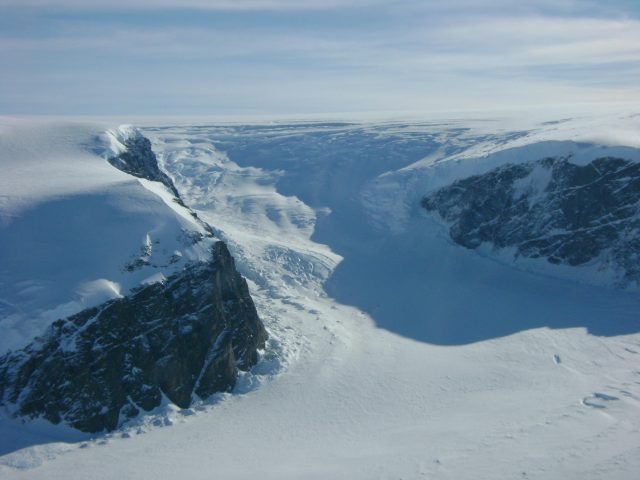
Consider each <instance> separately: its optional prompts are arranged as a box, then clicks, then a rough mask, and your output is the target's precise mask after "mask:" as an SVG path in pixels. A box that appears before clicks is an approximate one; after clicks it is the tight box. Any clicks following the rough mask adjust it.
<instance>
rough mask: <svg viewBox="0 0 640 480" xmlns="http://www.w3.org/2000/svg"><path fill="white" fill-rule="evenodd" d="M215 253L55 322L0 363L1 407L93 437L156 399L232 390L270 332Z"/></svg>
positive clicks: (181, 401)
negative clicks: (203, 260)
mask: <svg viewBox="0 0 640 480" xmlns="http://www.w3.org/2000/svg"><path fill="white" fill-rule="evenodd" d="M212 253H213V260H212V261H211V262H210V263H197V264H193V265H190V266H188V267H186V268H185V269H184V271H183V272H180V273H178V274H175V275H173V276H172V277H169V278H168V279H167V280H166V281H165V282H159V283H154V284H151V285H147V286H143V287H141V288H140V289H139V290H137V291H136V292H135V293H133V294H132V295H130V296H127V297H124V298H121V299H117V300H112V301H110V302H107V303H105V304H103V305H100V306H98V307H94V308H90V309H87V310H84V311H82V312H80V313H78V314H76V315H73V316H71V317H69V318H67V319H61V320H58V321H56V322H54V323H53V325H51V327H50V328H49V329H48V330H47V332H46V333H45V334H44V335H43V336H42V337H39V338H37V339H36V340H34V342H33V343H31V344H30V345H28V346H27V347H25V348H24V349H22V350H19V351H17V352H10V353H8V354H6V355H5V356H4V357H2V358H0V402H2V403H4V404H8V405H10V406H12V407H13V406H15V407H13V408H11V409H12V411H13V413H14V414H17V415H23V416H28V417H43V418H46V419H47V420H49V421H50V422H52V423H59V422H61V421H63V422H65V423H68V424H69V425H71V426H73V427H75V428H77V429H79V430H82V431H88V432H97V431H101V430H113V429H114V428H116V427H117V426H118V425H119V424H120V423H121V422H122V421H123V420H126V419H128V418H131V417H134V416H136V415H138V413H140V411H141V410H144V411H149V410H152V409H153V408H155V407H157V406H159V405H160V403H161V402H162V397H163V395H164V396H166V397H167V398H168V399H169V401H171V402H173V403H174V404H176V405H177V406H179V407H182V408H187V407H189V406H190V405H191V403H192V401H193V400H194V398H195V396H196V395H197V397H199V398H202V399H206V398H208V397H210V396H211V395H212V394H214V393H216V392H222V391H228V390H230V389H231V388H232V387H233V386H234V384H235V381H236V377H237V372H238V369H241V370H248V369H249V368H250V367H252V366H253V365H254V364H255V363H256V361H257V358H258V357H257V349H262V348H264V343H265V340H266V338H267V334H266V331H265V329H264V327H263V325H262V323H261V321H260V319H259V318H258V315H257V313H256V309H255V307H254V305H253V301H252V300H251V296H250V295H249V290H248V288H247V284H246V282H245V280H244V279H243V278H242V277H241V276H240V274H238V272H237V271H236V269H235V266H234V262H233V259H232V257H231V256H230V254H229V252H228V250H227V248H226V246H225V244H224V243H223V242H218V243H216V244H215V247H214V251H213V252H212Z"/></svg>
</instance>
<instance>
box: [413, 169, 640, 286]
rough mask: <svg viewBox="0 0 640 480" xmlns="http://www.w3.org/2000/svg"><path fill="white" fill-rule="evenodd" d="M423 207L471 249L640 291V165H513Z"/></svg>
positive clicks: (444, 192) (463, 183)
mask: <svg viewBox="0 0 640 480" xmlns="http://www.w3.org/2000/svg"><path fill="white" fill-rule="evenodd" d="M422 206H423V207H424V208H425V209H426V210H428V211H434V212H437V213H438V215H439V216H440V217H441V218H442V219H443V220H444V221H445V222H446V223H447V224H448V225H449V233H450V235H451V238H452V239H453V240H454V241H456V242H457V243H459V244H460V245H463V246H465V247H467V248H476V247H478V246H480V245H481V244H483V243H485V242H488V243H489V244H490V245H491V246H492V247H493V248H494V249H502V248H506V247H513V248H515V253H516V255H521V256H523V257H529V258H540V257H542V258H546V259H547V260H548V261H549V262H550V263H553V264H566V265H570V266H577V265H584V264H587V263H589V262H596V263H598V265H599V266H600V267H602V268H607V269H613V270H615V271H616V272H618V277H619V284H620V285H629V284H630V283H632V282H636V283H637V284H638V285H640V163H637V162H633V161H629V160H624V159H620V158H611V157H607V158H598V159H596V160H593V161H592V162H590V163H588V164H586V165H576V164H574V163H571V161H570V159H567V158H547V159H544V160H539V161H535V162H528V163H523V164H519V165H513V164H508V165H504V166H502V167H499V168H497V169H494V170H492V171H490V172H487V173H485V174H482V175H476V176H472V177H469V178H465V179H462V180H458V181H456V182H454V183H453V184H452V185H450V186H448V187H445V188H442V189H440V190H438V191H436V192H434V193H431V194H429V195H427V196H425V197H424V198H423V200H422Z"/></svg>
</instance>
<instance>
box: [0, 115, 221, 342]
mask: <svg viewBox="0 0 640 480" xmlns="http://www.w3.org/2000/svg"><path fill="white" fill-rule="evenodd" d="M105 130H106V126H105V125H100V124H93V125H85V124H73V123H69V122H66V123H64V122H53V123H52V122H45V123H42V122H41V123H40V124H39V123H37V122H35V123H34V122H33V121H31V122H28V121H14V122H11V121H10V120H8V119H5V120H3V121H2V124H1V125H0V170H1V171H2V175H1V176H0V192H1V194H2V196H1V197H0V329H1V330H2V331H3V335H2V338H1V339H0V353H3V352H4V351H6V350H7V349H10V348H18V347H20V346H23V345H24V344H25V343H27V342H28V341H30V340H31V339H32V338H33V337H34V336H35V335H36V334H38V333H40V332H41V331H42V329H43V328H44V326H46V325H48V324H49V323H50V322H51V321H53V320H55V319H57V318H61V317H64V316H68V315H71V314H73V313H76V312H78V311H80V310H82V309H84V308H87V307H89V306H93V305H97V304H99V303H102V302H104V301H106V300H108V299H111V298H116V297H119V296H121V295H124V294H126V292H128V291H129V290H130V289H131V288H132V287H134V286H136V285H139V284H140V283H141V282H148V281H157V280H158V279H161V278H162V276H163V275H167V274H169V273H171V272H172V271H175V269H177V268H179V267H180V266H181V265H182V264H183V263H184V261H185V260H186V259H198V258H205V257H206V256H207V255H208V252H207V248H208V247H207V243H210V242H200V243H197V244H195V245H191V243H192V240H190V232H200V233H204V230H203V228H202V227H201V226H200V225H198V224H197V223H196V222H195V221H194V220H193V218H191V217H190V215H189V214H188V212H187V211H186V209H184V208H182V207H180V206H178V205H176V204H175V203H174V202H173V201H172V200H171V194H170V193H169V192H168V191H167V190H166V188H165V187H164V186H163V185H161V184H159V183H157V182H149V181H146V180H142V179H136V178H134V177H131V176H130V175H127V174H125V173H123V172H120V171H119V170H117V169H116V168H114V167H112V166H111V165H109V163H108V162H107V161H106V160H105V158H103V157H104V156H108V155H110V154H111V152H112V150H111V145H113V140H114V139H113V137H112V136H111V135H107V134H105ZM139 260H142V261H139ZM136 261H138V262H137V263H138V264H139V265H138V266H136ZM145 263H148V265H145Z"/></svg>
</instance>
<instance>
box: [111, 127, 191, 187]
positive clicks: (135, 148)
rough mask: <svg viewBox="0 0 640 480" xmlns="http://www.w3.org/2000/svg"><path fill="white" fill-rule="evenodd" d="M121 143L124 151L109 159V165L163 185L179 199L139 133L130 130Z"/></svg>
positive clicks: (146, 140)
mask: <svg viewBox="0 0 640 480" xmlns="http://www.w3.org/2000/svg"><path fill="white" fill-rule="evenodd" d="M123 142H124V146H125V148H126V150H125V151H123V152H122V153H120V154H118V155H116V156H113V157H110V158H109V163H111V165H113V166H114V167H116V168H117V169H119V170H122V171H123V172H126V173H128V174H130V175H133V176H135V177H140V178H146V179H147V180H153V181H156V182H160V183H163V184H164V185H166V186H167V187H168V188H169V189H170V190H171V192H172V193H173V194H174V195H175V197H176V198H177V199H180V195H179V194H178V191H177V190H176V187H175V186H174V185H173V182H172V181H171V179H170V178H169V177H168V176H167V174H166V173H164V172H162V171H161V170H160V168H159V167H158V159H157V158H156V155H155V153H153V150H152V149H151V142H150V141H149V139H148V138H146V137H145V136H144V135H142V134H141V133H140V132H139V131H137V130H135V129H132V130H131V131H130V132H129V135H128V136H127V137H126V138H125V139H124V140H123Z"/></svg>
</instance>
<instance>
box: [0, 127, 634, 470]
mask: <svg viewBox="0 0 640 480" xmlns="http://www.w3.org/2000/svg"><path fill="white" fill-rule="evenodd" d="M545 120H547V121H544V122H543V121H534V120H527V121H522V120H518V119H508V120H507V121H494V120H487V119H480V120H445V121H440V122H392V123H377V124H361V123H341V122H335V123H326V122H325V123H315V122H307V123H272V124H258V125H233V124H227V125H202V124H199V125H178V126H171V125H166V124H164V125H159V126H149V125H147V126H144V127H142V128H141V130H140V131H141V132H142V134H143V135H144V137H146V138H148V139H149V140H150V142H151V143H150V145H151V147H152V148H153V151H154V152H155V154H156V155H157V158H158V163H159V166H160V169H159V170H160V173H162V174H163V175H166V177H167V178H169V179H170V180H171V183H172V184H173V185H174V186H175V188H176V190H177V192H178V193H179V195H180V197H181V199H182V204H183V205H180V204H179V203H176V202H173V203H171V202H167V203H169V204H170V206H171V207H172V210H173V211H176V210H175V209H178V211H181V212H182V211H184V212H185V214H184V215H181V216H180V217H179V218H180V219H188V220H189V221H191V222H195V224H196V227H194V228H200V227H201V223H200V222H206V224H208V225H211V226H212V227H213V231H214V232H215V235H216V237H217V238H221V239H223V240H224V241H225V242H226V243H227V245H228V246H229V250H230V252H231V254H232V255H233V257H234V258H235V260H236V264H237V267H238V270H239V271H240V272H241V273H242V274H243V275H244V276H245V277H246V278H247V280H248V282H249V289H250V291H251V296H252V298H253V299H254V301H255V303H256V308H257V311H258V314H259V315H260V317H261V318H262V319H263V320H264V322H265V324H266V326H267V328H268V330H269V334H270V339H269V341H268V343H267V345H266V350H265V353H264V355H263V356H262V358H261V359H260V361H259V362H258V363H257V364H256V365H255V366H254V367H253V368H252V370H251V373H250V374H241V375H240V378H239V380H238V382H237V384H236V387H235V389H234V393H235V395H227V394H224V395H217V396H215V397H214V399H215V400H214V401H212V402H210V403H205V404H199V405H198V406H197V408H176V407H173V406H171V405H165V406H164V407H163V408H160V409H156V410H155V411H154V412H153V413H152V414H151V415H148V416H145V417H139V418H138V419H137V420H136V421H134V422H131V423H129V424H127V425H125V426H124V427H123V428H121V429H119V430H116V431H115V432H113V433H110V434H102V435H98V436H81V437H80V438H79V437H78V434H76V433H73V432H71V433H69V432H66V431H64V430H62V429H53V430H52V429H50V428H48V427H46V426H43V425H42V424H38V423H37V422H31V423H27V424H26V425H24V426H22V425H19V424H17V423H15V422H14V421H12V420H9V419H4V420H2V423H0V428H2V429H3V432H7V434H6V435H2V437H0V438H3V440H1V441H0V448H1V449H2V456H1V457H0V473H1V474H2V475H4V476H6V477H7V478H34V479H38V478H47V479H50V478H69V477H71V478H84V477H86V476H88V475H91V476H93V477H94V478H105V479H106V478H114V477H118V476H135V477H136V478H174V477H176V476H183V477H185V476H186V477H188V478H196V479H198V478H203V479H204V478H210V477H211V476H212V475H217V476H219V477H221V478H252V477H256V476H258V475H259V476H260V477H261V478H278V479H281V478H425V477H426V478H442V479H464V478H473V479H475V478H487V479H490V478H539V479H543V478H544V479H556V478H569V479H572V478H575V479H578V478H580V479H599V478H617V479H633V478H635V476H636V473H637V471H638V468H640V464H639V459H640V437H639V436H638V431H640V420H639V418H640V417H639V416H638V409H639V408H640V380H639V378H640V377H638V373H637V361H638V358H640V357H638V355H640V334H639V332H640V322H639V319H638V312H640V298H638V296H637V292H635V291H633V290H631V289H622V288H617V287H616V285H615V284H614V283H615V282H614V281H612V277H611V276H607V275H606V273H607V272H603V271H599V270H598V268H595V269H591V270H589V274H588V275H586V274H585V273H584V272H586V270H585V268H587V269H588V267H589V265H584V264H576V265H572V264H571V263H570V262H568V261H567V262H566V265H565V264H562V262H561V263H560V264H553V263H549V262H548V261H547V259H546V258H539V259H529V260H531V262H534V263H535V265H534V263H531V264H529V263H527V262H525V261H523V260H527V259H526V258H523V257H524V255H521V256H520V257H519V258H518V259H517V261H516V262H515V263H514V258H513V256H507V255H503V254H502V253H504V252H500V251H496V250H494V249H492V248H488V249H487V248H485V249H482V248H481V249H475V250H474V249H468V248H465V247H464V246H461V245H460V244H458V243H456V241H455V240H454V239H452V238H451V237H450V235H449V231H448V229H449V228H450V225H451V224H453V223H452V222H456V221H457V219H458V215H459V214H465V212H467V209H471V208H473V209H475V208H476V207H477V205H478V203H477V202H479V203H480V204H482V202H486V201H488V202H489V204H492V202H493V200H494V199H495V198H498V197H500V192H501V191H503V193H504V196H508V198H510V199H514V198H515V199H518V200H521V201H522V202H523V204H522V208H523V209H524V210H523V215H521V220H522V224H523V226H529V225H530V223H528V220H529V219H530V218H534V217H535V219H539V218H540V217H539V216H538V214H537V212H538V208H539V209H540V211H544V212H547V213H548V210H547V208H546V207H547V206H554V205H556V203H554V202H560V203H561V202H562V201H565V199H566V198H569V196H568V194H569V192H570V191H574V190H572V186H571V185H568V184H567V185H564V184H563V189H561V190H560V191H558V192H557V196H554V195H549V193H550V191H549V190H545V189H540V188H535V187H536V186H539V185H540V184H539V183H537V182H534V181H533V180H535V179H537V178H538V177H536V178H535V179H534V178H533V177H531V175H530V174H531V173H532V172H533V171H534V170H535V169H536V168H544V167H546V165H547V163H549V162H551V161H549V160H545V159H548V158H554V159H557V160H554V161H553V162H551V163H552V164H553V165H556V166H557V168H558V169H560V170H562V171H563V172H565V173H566V172H568V171H569V170H570V169H572V168H574V167H573V166H574V165H575V166H585V165H590V164H592V163H593V162H594V161H595V160H597V159H604V158H612V159H618V160H616V161H622V162H624V163H625V165H628V166H629V167H630V168H631V169H634V168H635V166H636V165H637V162H638V161H639V160H640V154H639V148H640V136H639V135H638V131H640V116H638V115H635V116H634V115H624V116H623V115H610V116H597V117H596V116H594V117H583V118H575V119H562V120H557V121H556V120H554V121H548V120H550V119H545ZM3 128H4V129H5V130H10V128H14V127H8V126H7V127H3ZM23 128H24V129H26V128H27V127H23ZM29 128H31V127H29ZM39 128H40V127H39ZM69 128H70V127H69ZM92 128H93V127H92ZM83 129H88V127H85V126H74V127H73V131H74V132H75V133H73V134H71V133H69V134H68V136H67V138H69V137H73V138H72V140H69V141H68V143H69V144H72V145H74V147H73V148H74V149H75V151H76V152H78V155H83V156H85V158H86V157H91V158H92V159H93V160H94V161H96V162H101V163H100V165H101V167H100V168H107V167H109V168H111V167H110V166H109V165H108V163H106V162H104V159H101V158H99V157H96V156H95V148H96V146H95V142H90V141H89V140H88V139H87V140H84V141H83V140H81V137H78V136H77V135H78V132H80V131H82V130H83ZM108 129H111V131H112V132H116V131H117V130H114V129H113V126H104V128H103V131H106V130H108ZM34 131H35V130H34ZM92 131H93V132H95V130H92ZM5 133H6V136H5V137H4V138H6V139H12V138H13V139H15V138H20V136H21V135H22V138H25V139H27V138H30V137H29V135H31V137H33V138H37V135H35V134H33V133H32V134H29V132H27V133H20V134H19V135H18V133H16V132H15V131H14V132H13V133H12V132H11V131H6V132H5ZM64 138H65V136H64V135H62V134H60V132H57V133H55V134H51V135H50V136H49V137H48V140H47V142H48V143H51V144H54V145H55V144H56V142H58V143H60V142H62V140H61V139H64ZM91 138H93V137H91ZM79 139H80V140H81V141H78V140H79ZM6 141H7V142H9V140H6ZM10 142H13V143H15V142H17V140H11V141H10ZM105 142H106V143H107V144H108V141H107V140H105ZM118 142H119V143H120V144H123V143H122V141H120V140H119V141H118ZM28 143H29V142H28V141H27V140H24V141H23V144H25V145H26V144H28ZM45 143H46V142H45ZM143 143H144V142H143ZM24 148H26V146H24V145H23V146H21V147H20V149H24ZM41 151H45V149H42V150H41ZM52 151H54V150H53V149H52ZM111 151H112V152H116V153H117V152H118V151H119V150H118V148H114V149H112V150H111ZM52 157H53V158H52V160H55V156H54V155H52ZM3 158H5V157H3ZM560 159H565V160H560ZM545 162H546V163H545ZM7 163H8V164H11V165H13V164H14V162H13V161H12V162H7ZM47 163H48V162H47ZM61 163H64V162H62V161H61ZM11 168H17V167H15V166H14V167H11ZM496 169H498V170H496ZM112 170H114V172H115V173H114V175H116V174H117V175H124V174H123V173H122V172H118V171H117V170H115V169H112ZM552 170H553V168H552ZM616 171H617V170H616ZM497 172H511V173H513V175H512V176H513V177H517V176H518V175H520V173H522V172H524V173H523V174H522V175H521V176H520V177H519V178H520V180H521V181H518V179H515V178H514V181H513V182H510V181H506V180H505V182H503V184H501V183H500V182H497V183H496V178H495V177H496V175H498V176H499V173H497ZM518 172H519V173H518ZM131 173H134V174H135V172H133V171H132V172H131ZM516 174H517V175H516ZM507 176H508V175H507ZM631 177H632V176H630V179H629V181H630V182H631V183H629V182H627V180H626V177H624V176H622V177H618V180H619V179H622V178H625V182H626V183H625V182H620V183H625V184H626V185H631V187H627V188H631V193H632V194H631V195H628V196H627V195H626V194H625V195H622V193H624V191H622V192H618V191H616V190H615V189H614V190H611V193H612V195H614V196H615V198H616V199H617V200H616V203H615V204H612V205H613V206H614V207H615V208H617V207H629V209H630V210H632V209H633V208H635V207H634V205H635V203H633V202H635V200H634V199H635V198H636V197H635V196H634V195H633V193H634V192H635V187H633V185H635V184H634V183H633V181H634V180H633V179H632V178H631ZM13 178H14V180H13V181H12V182H14V183H15V182H16V180H15V179H16V178H29V177H24V176H21V175H18V174H17V173H16V174H14V175H13ZM105 178H106V177H105ZM119 178H125V177H119ZM126 178H127V179H129V180H128V181H131V180H130V179H131V177H130V176H126ZM557 178H567V176H566V175H564V176H563V175H560V176H559V177H557ZM523 179H525V180H527V181H526V182H525V181H522V180H523ZM529 180H531V182H529ZM30 181H31V180H30ZM135 181H136V182H138V185H139V184H140V182H141V183H142V184H143V185H146V184H147V183H146V182H147V180H135ZM550 181H551V180H550ZM471 182H480V185H482V186H483V188H481V189H480V188H478V189H475V190H469V189H468V188H467V189H466V190H465V191H464V192H463V194H462V197H460V198H459V197H458V196H456V195H460V192H461V190H460V189H459V188H458V186H459V185H469V184H471ZM149 183H151V182H149ZM614 184H615V182H613V181H612V182H611V183H608V182H607V189H609V187H612V186H613V185H614ZM34 185H35V184H34ZM154 185H155V186H158V185H160V184H158V183H157V182H156V183H154ZM500 185H503V187H504V188H503V190H500V188H495V187H496V186H500ZM547 186H548V185H547ZM621 186H622V185H621ZM564 187H566V188H564ZM39 188H40V187H39ZM78 188H79V187H78ZM83 188H87V187H83ZM158 188H161V189H162V190H163V191H165V193H166V190H165V188H164V187H159V186H158ZM29 189H31V190H34V191H36V189H35V187H29V188H24V189H23V190H26V191H29ZM107 190H109V191H114V192H115V190H113V189H111V188H108V189H107ZM607 191H609V190H607ZM472 192H473V195H472V194H471V193H472ZM541 192H542V193H545V192H546V194H545V195H544V197H545V201H544V207H545V208H543V206H542V205H541V206H540V207H537V205H538V204H539V203H540V202H542V201H543V200H542V198H543V197H541V196H539V194H540V193H541ZM635 193H637V192H635ZM114 195H116V193H114ZM425 196H426V197H427V198H430V199H441V200H442V201H441V202H438V204H437V207H442V209H443V217H444V220H445V221H446V222H447V224H445V225H443V218H439V217H440V215H436V214H435V213H434V212H428V211H427V210H426V209H425V208H423V206H422V201H423V198H425ZM16 197H17V195H16ZM441 197H442V198H441ZM156 198H157V197H156ZM163 198H168V197H163ZM588 198H589V199H590V200H591V199H592V196H591V195H589V197H588ZM15 202H16V204H17V200H15ZM625 202H626V203H628V205H626V203H625ZM165 204H166V203H165ZM449 204H451V205H452V206H453V207H455V208H453V207H452V208H451V209H450V208H448V205H449ZM591 206H592V207H593V208H602V207H605V206H604V205H601V204H600V203H599V202H597V201H596V202H593V204H592V205H591ZM445 207H447V208H445ZM525 207H526V208H525ZM12 209H13V211H15V212H19V210H18V209H17V207H12ZM181 209H184V210H181ZM25 211H27V210H25ZM479 211H480V212H481V213H482V214H487V215H489V214H490V213H491V212H486V211H484V210H482V209H479ZM616 211H617V210H616ZM448 212H452V215H453V213H455V215H453V216H451V217H450V219H449V220H447V215H448ZM596 213H597V218H600V217H602V215H606V212H605V213H603V212H600V211H599V212H596ZM193 214H195V215H196V216H194V215H193ZM473 218H475V217H473ZM500 218H502V217H500ZM594 218H596V217H594ZM625 218H626V219H627V220H626V221H625V223H624V232H625V235H627V236H626V237H625V236H624V235H621V236H620V237H618V241H617V242H615V245H614V246H615V248H616V249H617V248H618V247H619V246H622V247H624V246H628V247H629V248H630V250H629V251H630V252H631V253H633V242H632V241H633V240H634V238H635V237H634V233H633V232H634V231H635V230H634V229H635V227H634V223H633V222H634V221H635V220H634V218H635V217H634V216H633V214H630V216H629V217H625ZM482 219H484V217H482ZM589 219H590V217H589ZM508 220H510V219H507V223H508ZM513 220H514V221H515V219H513ZM538 227H539V228H540V229H544V228H546V227H545V226H544V225H539V226H538ZM473 228H474V226H473V225H469V229H465V230H464V231H465V232H467V233H469V234H473V235H475V231H474V230H473ZM585 231H586V232H587V233H589V231H588V230H585ZM509 232H512V230H509ZM536 232H537V230H533V231H532V234H534V233H536ZM582 232H583V230H580V229H575V231H573V232H572V234H573V236H572V237H571V238H572V239H580V238H583V237H580V234H581V233H582ZM203 235H204V236H205V238H206V233H203ZM507 237H508V238H512V236H510V235H507ZM142 238H145V237H144V236H143V237H142ZM163 238H164V237H163ZM474 238H475V237H474ZM626 238H628V239H629V240H630V241H629V242H628V244H627V243H626V242H625V239H626ZM493 239H495V237H493ZM167 241H168V240H167ZM140 243H142V244H140ZM516 243H517V242H516ZM145 245H146V244H145V242H144V241H143V242H140V241H139V240H138V245H136V246H134V247H133V248H134V252H142V251H144V246H145ZM517 245H520V243H517ZM474 246H475V245H474ZM610 247H611V246H607V248H609V250H608V251H609V252H611V248H610ZM176 248H177V249H179V250H180V251H181V252H182V253H183V257H184V256H186V254H185V253H184V247H182V248H180V247H178V246H176ZM576 248H578V247H576ZM154 251H155V249H154ZM43 256H44V255H43ZM139 256H140V255H139ZM139 256H138V258H139ZM607 258H610V257H607ZM628 259H630V260H629V261H630V262H633V260H632V255H631V256H629V257H628ZM134 263H136V262H134ZM587 263H588V262H587ZM138 264H141V265H142V270H135V271H134V272H133V273H131V274H132V275H137V274H138V272H140V271H146V272H150V271H151V267H150V265H146V264H145V262H141V263H139V262H137V263H136V265H138ZM631 266H633V263H632V264H631ZM534 267H535V268H534ZM125 272H126V269H125ZM14 274H15V273H14ZM129 274H130V272H126V274H125V273H121V275H122V277H118V276H107V277H105V278H110V279H111V278H114V279H116V280H112V281H114V282H118V283H119V284H120V285H124V286H125V287H126V286H127V285H128V284H127V283H126V282H125V281H124V279H126V278H129V277H127V275H129ZM140 278H143V277H142V275H141V276H140ZM585 280H586V281H585ZM613 280H615V279H613ZM132 283H133V282H132ZM73 294H75V293H73ZM73 294H70V295H67V297H64V298H69V297H70V296H71V297H72V296H73ZM12 298H13V297H12ZM15 298H20V297H19V296H18V295H17V294H16V295H15ZM56 298H63V296H62V295H59V296H57V297H56ZM82 298H83V297H80V299H77V300H76V301H81V299H82ZM30 301H31V302H34V301H35V300H33V299H32V300H30ZM39 301H40V300H39ZM84 301H85V302H88V300H84ZM14 302H16V300H14ZM25 303H26V302H25ZM22 308H23V310H24V312H26V311H27V310H26V307H22ZM32 311H33V312H34V313H37V314H38V315H41V316H39V317H37V316H36V315H34V314H30V315H25V316H24V317H22V318H23V319H26V318H34V319H36V320H37V321H39V322H41V324H42V323H44V322H45V321H46V317H45V316H42V313H40V310H36V309H35V308H34V309H33V310H32ZM43 311H44V312H46V310H43ZM76 311H77V310H76ZM10 315H16V313H11V314H10ZM6 318H10V319H11V320H5V323H4V324H3V328H5V326H6V327H7V330H11V331H13V330H15V328H14V325H16V324H17V317H15V316H13V317H6ZM10 322H11V323H10ZM30 332H33V330H30ZM27 336H28V335H27ZM23 344H24V343H23ZM4 439H10V440H4ZM113 458H117V459H118V460H117V461H111V460H110V459H113Z"/></svg>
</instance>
